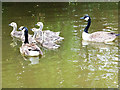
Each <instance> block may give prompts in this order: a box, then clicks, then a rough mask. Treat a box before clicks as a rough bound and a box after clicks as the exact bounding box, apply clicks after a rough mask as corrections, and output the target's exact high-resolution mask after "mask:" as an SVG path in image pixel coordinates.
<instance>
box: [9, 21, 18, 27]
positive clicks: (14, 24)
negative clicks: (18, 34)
mask: <svg viewBox="0 0 120 90" xmlns="http://www.w3.org/2000/svg"><path fill="white" fill-rule="evenodd" d="M9 26H12V27H15V28H17V24H16V23H15V22H12V23H10V24H9Z"/></svg>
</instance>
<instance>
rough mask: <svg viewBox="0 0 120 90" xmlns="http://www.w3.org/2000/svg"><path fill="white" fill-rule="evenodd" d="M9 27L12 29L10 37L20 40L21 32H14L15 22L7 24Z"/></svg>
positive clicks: (15, 28)
mask: <svg viewBox="0 0 120 90" xmlns="http://www.w3.org/2000/svg"><path fill="white" fill-rule="evenodd" d="M9 26H12V27H13V31H12V32H11V36H14V37H16V38H20V37H21V35H22V31H16V30H17V24H16V23H15V22H12V23H10V24H9Z"/></svg>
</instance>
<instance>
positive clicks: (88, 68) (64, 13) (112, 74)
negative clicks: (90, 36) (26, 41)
mask: <svg viewBox="0 0 120 90" xmlns="http://www.w3.org/2000/svg"><path fill="white" fill-rule="evenodd" d="M117 9H118V3H67V2H66V3H3V9H2V10H3V13H2V16H3V19H2V23H3V26H2V35H3V37H2V46H3V47H2V55H3V56H2V81H3V82H2V87H3V88H12V87H13V88H21V87H22V88H117V87H118V44H117V43H118V38H117V39H116V40H115V41H114V42H110V43H95V42H86V41H83V40H82V32H83V30H84V28H85V26H86V25H87V22H84V21H81V20H80V17H82V16H84V15H85V14H89V16H90V17H91V19H92V24H91V26H90V30H89V33H92V32H95V31H110V32H115V33H118V32H117V31H118V10H117ZM12 21H14V22H16V23H17V24H18V27H20V26H22V25H24V26H26V27H28V29H31V28H33V27H36V26H35V25H34V24H35V23H36V22H38V21H41V22H43V23H44V28H43V30H52V31H56V32H57V31H60V32H61V35H60V36H62V37H64V38H65V39H64V41H63V42H62V43H60V44H61V47H60V48H59V49H57V50H48V49H44V48H42V51H43V53H44V55H43V56H42V57H23V56H22V55H21V54H20V52H19V47H20V46H21V44H22V43H21V41H19V40H17V39H15V38H12V37H11V36H10V32H11V31H12V29H11V27H9V26H8V24H9V23H11V22H12ZM29 33H30V34H33V32H32V31H30V30H29ZM8 75H9V76H8ZM31 81H32V82H31Z"/></svg>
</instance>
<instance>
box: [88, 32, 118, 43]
mask: <svg viewBox="0 0 120 90" xmlns="http://www.w3.org/2000/svg"><path fill="white" fill-rule="evenodd" d="M115 38H116V36H115V33H111V32H104V31H99V32H94V33H92V34H91V35H90V39H91V41H96V42H104V41H106V40H114V39H115Z"/></svg>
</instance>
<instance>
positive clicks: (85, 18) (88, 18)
mask: <svg viewBox="0 0 120 90" xmlns="http://www.w3.org/2000/svg"><path fill="white" fill-rule="evenodd" d="M80 19H84V20H86V21H89V20H91V18H90V16H88V15H85V16H84V17H81V18H80Z"/></svg>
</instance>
